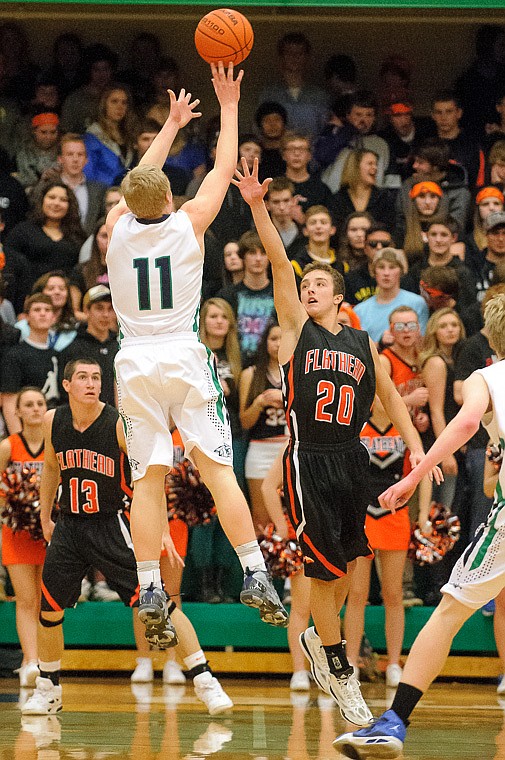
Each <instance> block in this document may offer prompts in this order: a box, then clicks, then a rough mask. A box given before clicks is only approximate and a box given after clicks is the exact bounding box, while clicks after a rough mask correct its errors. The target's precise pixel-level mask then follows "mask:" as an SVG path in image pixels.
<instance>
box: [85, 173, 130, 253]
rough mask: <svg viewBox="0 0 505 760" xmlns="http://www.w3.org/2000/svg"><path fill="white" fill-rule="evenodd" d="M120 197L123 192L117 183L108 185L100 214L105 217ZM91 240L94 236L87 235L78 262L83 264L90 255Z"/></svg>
mask: <svg viewBox="0 0 505 760" xmlns="http://www.w3.org/2000/svg"><path fill="white" fill-rule="evenodd" d="M122 197H123V193H122V192H121V188H120V187H118V186H117V185H111V186H110V187H108V188H107V190H106V191H105V195H104V197H103V214H102V216H104V217H107V214H108V213H109V211H110V210H111V208H114V206H115V205H116V204H117V203H119V201H120V200H121V198H122ZM93 240H94V236H93V235H89V237H88V238H87V240H86V241H85V242H84V243H83V245H82V246H81V249H80V251H79V264H84V263H85V262H86V261H88V260H89V258H90V256H91V249H92V247H93Z"/></svg>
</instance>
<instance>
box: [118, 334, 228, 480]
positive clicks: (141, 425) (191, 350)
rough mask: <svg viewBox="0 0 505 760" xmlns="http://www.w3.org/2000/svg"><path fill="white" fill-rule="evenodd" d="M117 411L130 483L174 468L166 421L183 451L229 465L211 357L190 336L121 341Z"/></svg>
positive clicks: (219, 390) (219, 393)
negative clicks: (153, 468)
mask: <svg viewBox="0 0 505 760" xmlns="http://www.w3.org/2000/svg"><path fill="white" fill-rule="evenodd" d="M115 371H116V380H117V386H118V407H119V412H120V414H121V417H122V418H123V422H124V426H125V436H126V445H127V448H128V458H129V460H130V466H131V470H132V478H133V480H140V478H143V477H144V475H145V473H146V469H147V468H148V467H149V466H150V465H166V466H167V467H171V466H172V462H173V446H172V436H171V434H170V417H172V419H173V421H174V422H175V424H176V426H177V428H178V430H179V432H180V434H181V438H182V440H183V442H184V446H185V456H187V457H188V458H189V459H191V451H192V449H193V447H195V446H197V447H198V448H199V449H200V450H201V451H203V453H204V454H206V455H207V456H208V457H209V458H210V459H213V460H214V461H216V462H219V463H221V464H226V465H232V464H233V457H232V445H231V430H230V424H229V419H228V412H227V409H226V405H225V402H224V394H223V390H222V388H221V385H220V383H219V380H218V377H217V372H216V368H215V361H214V356H213V354H212V352H211V351H209V350H208V349H207V348H206V347H205V346H204V345H203V343H201V342H200V341H199V340H198V338H197V336H196V334H194V333H173V334H170V335H163V336H148V337H139V338H123V340H122V341H121V348H120V350H119V352H118V353H117V355H116V359H115Z"/></svg>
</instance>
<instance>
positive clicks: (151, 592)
mask: <svg viewBox="0 0 505 760" xmlns="http://www.w3.org/2000/svg"><path fill="white" fill-rule="evenodd" d="M138 615H139V618H140V620H141V621H142V623H143V624H144V625H145V627H146V633H145V636H146V639H147V640H148V642H149V643H150V644H153V645H154V646H157V647H159V648H160V649H169V648H170V647H174V646H175V645H176V644H177V642H178V640H177V633H176V631H175V628H174V626H173V624H172V621H171V620H170V615H169V614H168V597H167V595H166V594H165V592H164V591H163V589H161V588H157V587H156V586H154V585H153V584H152V583H151V585H150V586H149V588H147V589H141V591H140V600H139V612H138Z"/></svg>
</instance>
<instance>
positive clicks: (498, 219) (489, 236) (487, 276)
mask: <svg viewBox="0 0 505 760" xmlns="http://www.w3.org/2000/svg"><path fill="white" fill-rule="evenodd" d="M484 229H485V230H486V241H487V246H486V247H485V248H484V250H483V251H482V263H481V264H480V266H479V265H477V263H476V262H474V264H475V266H474V268H473V274H474V276H475V278H476V280H477V298H478V299H479V301H482V299H483V297H484V294H485V292H486V290H487V289H488V288H489V286H490V285H493V276H494V270H495V267H496V266H497V265H498V264H502V263H504V262H505V213H504V212H503V211H495V212H494V213H492V214H489V216H488V217H487V219H486V221H485V222H484Z"/></svg>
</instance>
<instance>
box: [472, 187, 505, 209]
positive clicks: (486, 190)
mask: <svg viewBox="0 0 505 760" xmlns="http://www.w3.org/2000/svg"><path fill="white" fill-rule="evenodd" d="M486 198H498V200H499V201H500V202H501V203H505V196H504V195H503V193H502V191H501V190H500V189H499V188H497V187H493V186H492V185H490V186H488V187H483V188H482V190H479V192H478V193H477V195H476V197H475V203H476V204H477V206H478V205H479V203H482V201H483V200H485V199H486Z"/></svg>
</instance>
